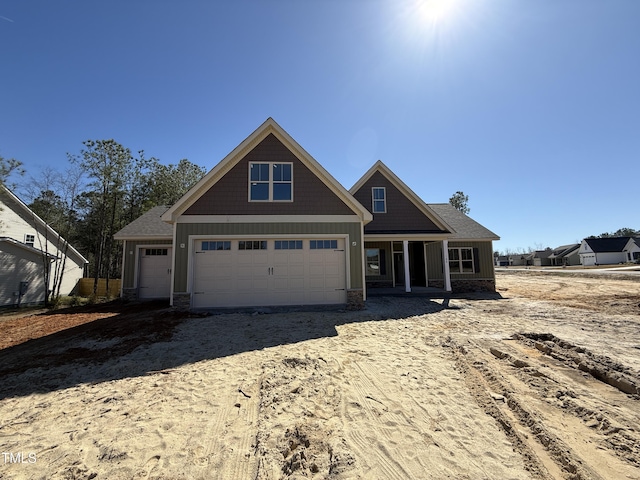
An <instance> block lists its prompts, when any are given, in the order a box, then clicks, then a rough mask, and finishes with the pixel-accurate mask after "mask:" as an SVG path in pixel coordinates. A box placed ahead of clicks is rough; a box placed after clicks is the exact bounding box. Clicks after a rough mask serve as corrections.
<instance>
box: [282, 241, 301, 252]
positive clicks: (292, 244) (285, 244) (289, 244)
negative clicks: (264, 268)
mask: <svg viewBox="0 0 640 480" xmlns="http://www.w3.org/2000/svg"><path fill="white" fill-rule="evenodd" d="M276 250H302V240H276Z"/></svg>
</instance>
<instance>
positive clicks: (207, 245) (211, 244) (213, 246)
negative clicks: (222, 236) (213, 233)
mask: <svg viewBox="0 0 640 480" xmlns="http://www.w3.org/2000/svg"><path fill="white" fill-rule="evenodd" d="M202 250H203V251H209V250H231V242H226V241H223V242H219V241H208V242H202Z"/></svg>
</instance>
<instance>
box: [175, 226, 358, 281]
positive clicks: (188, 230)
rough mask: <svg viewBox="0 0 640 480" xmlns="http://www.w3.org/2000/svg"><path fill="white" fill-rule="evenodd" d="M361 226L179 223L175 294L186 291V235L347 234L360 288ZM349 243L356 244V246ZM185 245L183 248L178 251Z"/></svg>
mask: <svg viewBox="0 0 640 480" xmlns="http://www.w3.org/2000/svg"><path fill="white" fill-rule="evenodd" d="M360 233H361V231H360V223H341V222H336V223H180V224H178V226H177V232H176V250H175V255H176V260H175V265H176V266H175V288H174V291H175V292H186V291H187V268H188V264H189V236H190V235H210V236H212V237H214V236H216V235H220V236H222V235H224V236H236V237H243V236H246V235H265V236H272V235H291V237H292V238H293V237H295V236H297V235H305V236H306V235H348V236H349V238H348V239H347V243H346V245H345V248H347V249H349V262H350V264H349V266H348V268H349V270H350V275H351V288H362V256H361V241H362V240H361V238H360ZM351 242H357V243H356V247H352V246H351ZM181 244H184V245H185V248H180V245H181Z"/></svg>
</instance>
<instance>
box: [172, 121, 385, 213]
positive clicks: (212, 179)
mask: <svg viewBox="0 0 640 480" xmlns="http://www.w3.org/2000/svg"><path fill="white" fill-rule="evenodd" d="M270 134H272V135H274V136H275V137H276V138H277V139H278V140H279V141H280V142H282V143H283V144H284V145H285V146H286V147H287V148H288V149H289V150H290V151H291V152H293V153H294V155H295V156H296V157H297V158H298V159H299V160H300V161H301V162H302V163H303V164H304V165H305V166H306V167H307V168H309V169H310V170H311V171H312V172H313V173H314V174H315V175H316V176H317V177H318V178H319V179H320V180H321V181H322V182H323V183H324V184H325V185H327V187H328V188H329V189H330V190H331V191H332V192H333V193H334V194H335V195H336V196H337V197H338V198H340V199H341V200H342V201H343V202H344V203H345V204H346V205H347V206H348V207H349V208H350V209H351V210H352V211H353V213H354V214H355V215H357V216H358V217H360V218H361V219H362V221H363V222H364V223H369V222H370V221H371V220H372V219H373V216H372V215H371V213H370V212H369V211H368V210H367V209H366V208H364V207H363V206H362V204H360V202H358V201H357V200H356V199H355V198H353V196H352V195H351V194H350V193H349V192H348V191H347V190H346V189H345V188H344V187H343V186H342V185H340V183H339V182H338V181H337V180H336V179H335V178H333V176H332V175H331V174H329V172H327V171H326V170H325V169H324V167H322V165H320V164H319V163H318V162H317V161H316V160H315V159H314V158H313V157H312V156H311V155H310V154H309V153H307V151H306V150H304V149H303V148H302V147H301V146H300V145H299V144H298V142H296V141H295V140H294V139H293V138H292V137H291V136H290V135H289V134H288V133H287V132H285V131H284V129H283V128H282V127H280V125H278V124H277V123H276V121H275V120H274V119H273V118H271V117H269V118H268V119H267V120H266V121H265V122H264V123H263V124H262V125H260V126H259V127H258V128H257V129H256V130H255V131H254V132H253V133H252V134H251V135H249V136H248V137H247V138H246V139H245V140H244V141H243V142H242V143H240V145H238V146H237V147H236V148H235V149H233V151H231V153H229V154H228V155H227V156H226V157H225V158H224V159H222V161H220V162H219V163H218V164H217V165H216V166H215V167H213V168H212V169H211V171H209V173H207V174H206V175H205V176H204V178H202V179H201V180H200V181H199V182H198V183H197V184H196V185H195V186H194V187H193V188H191V189H190V190H189V191H188V192H187V193H186V194H185V195H184V196H183V197H182V198H180V200H178V201H177V202H176V203H175V204H174V205H173V206H171V207H170V208H169V209H168V210H167V211H166V212H165V213H164V214H163V215H162V220H163V221H165V222H169V223H174V222H175V221H176V220H177V218H178V217H179V216H180V215H181V214H183V213H184V212H185V211H186V210H187V209H188V208H189V207H190V206H191V205H193V204H194V203H195V202H196V201H197V200H198V198H200V197H201V196H202V195H203V194H204V193H205V192H207V191H208V190H209V189H210V188H211V187H212V186H213V185H215V184H216V182H217V181H218V180H220V179H221V178H222V177H223V176H224V175H225V174H226V173H227V172H229V171H230V170H231V169H232V168H233V167H234V166H235V165H236V164H237V163H238V162H240V160H242V158H244V156H245V155H246V154H247V153H249V152H250V151H251V149H252V148H253V147H255V146H256V145H257V144H258V143H260V142H261V141H262V140H264V139H265V138H266V137H267V136H268V135H270Z"/></svg>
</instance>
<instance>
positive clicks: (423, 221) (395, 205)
mask: <svg viewBox="0 0 640 480" xmlns="http://www.w3.org/2000/svg"><path fill="white" fill-rule="evenodd" d="M373 187H384V188H385V193H386V196H387V198H386V204H387V211H386V213H374V214H373V221H372V222H371V223H369V224H367V225H366V226H365V227H364V233H365V234H366V233H368V232H385V231H388V232H396V231H406V230H418V231H425V232H438V231H440V229H439V228H438V226H437V225H436V224H435V223H433V222H432V221H431V220H430V219H429V218H427V217H426V216H425V214H424V213H422V211H420V209H419V208H418V207H416V206H415V205H414V204H413V202H412V201H411V200H409V199H408V198H407V197H406V196H405V195H404V194H403V193H402V192H401V191H400V190H398V189H397V188H396V187H395V186H394V185H393V183H391V182H390V181H389V180H388V179H387V178H386V177H385V176H384V175H382V174H381V173H380V172H376V173H374V174H373V175H372V176H371V178H370V179H369V180H367V181H366V183H365V184H364V185H363V186H362V187H360V189H358V191H357V192H356V193H355V194H354V195H353V196H354V197H355V198H356V200H358V201H359V202H360V203H361V204H362V205H364V207H365V208H367V209H369V210H370V211H373V206H372V204H371V189H372V188H373Z"/></svg>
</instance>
